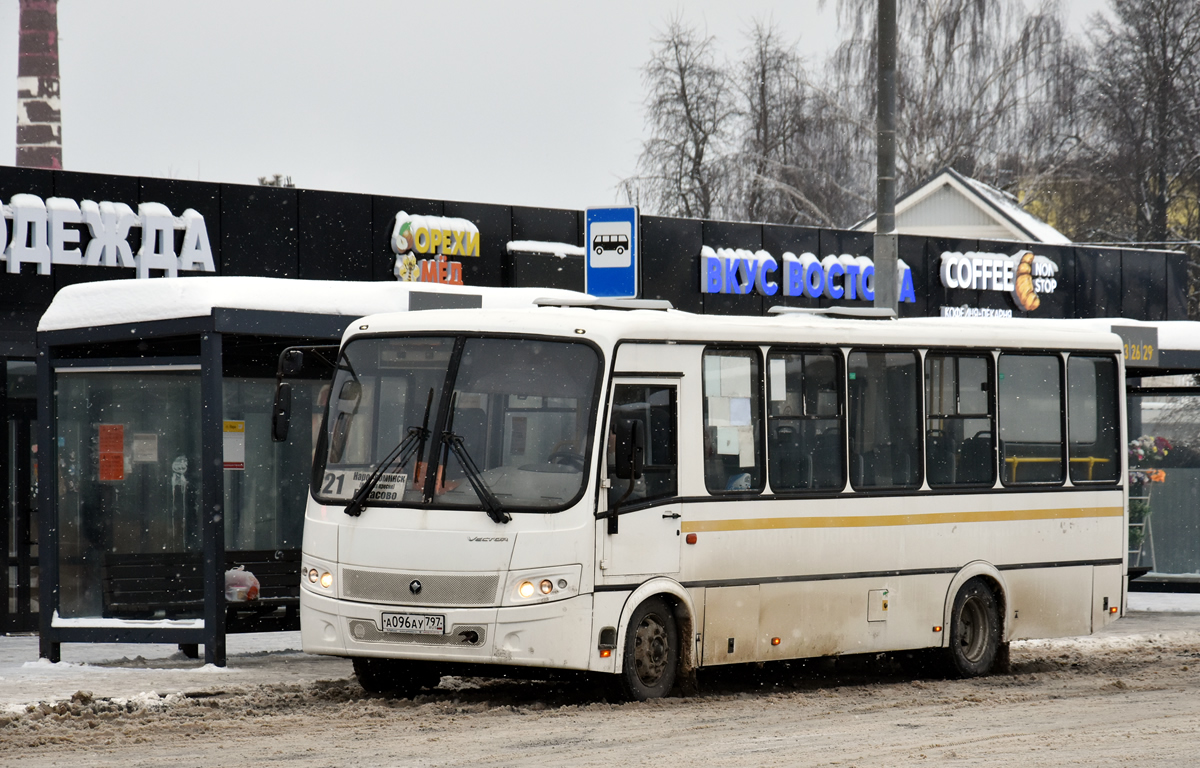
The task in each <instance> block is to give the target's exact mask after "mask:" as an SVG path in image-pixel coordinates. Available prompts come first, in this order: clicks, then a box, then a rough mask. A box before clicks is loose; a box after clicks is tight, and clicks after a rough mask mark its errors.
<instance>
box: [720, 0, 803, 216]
mask: <svg viewBox="0 0 1200 768" xmlns="http://www.w3.org/2000/svg"><path fill="white" fill-rule="evenodd" d="M749 37H750V44H749V46H748V47H747V49H746V51H745V58H744V59H743V60H742V62H741V64H740V65H739V66H737V67H736V69H735V72H734V83H735V90H736V93H737V97H738V100H739V102H740V109H739V110H738V118H739V120H738V122H739V129H738V133H739V134H740V135H739V136H738V138H737V150H736V154H735V156H734V167H733V173H732V177H733V178H732V184H733V189H731V190H730V194H731V198H732V200H731V207H732V208H733V209H734V212H735V215H737V216H738V217H739V218H743V219H747V220H749V221H777V222H791V221H792V220H794V218H795V216H796V207H797V205H796V203H797V201H796V200H795V198H793V197H790V196H789V195H788V194H787V192H786V190H785V187H784V185H782V184H780V181H781V178H780V177H781V176H782V171H783V169H784V168H786V167H788V166H790V165H793V164H794V160H795V158H794V157H793V156H792V153H793V152H794V151H795V150H796V142H795V138H796V136H797V134H799V133H800V132H801V131H802V130H803V127H804V125H805V122H806V117H807V116H806V114H805V106H806V105H805V89H804V77H803V73H802V71H801V66H800V57H799V56H798V55H797V53H796V50H795V47H794V46H785V45H784V44H782V42H781V40H780V39H779V31H778V29H776V28H775V26H774V25H771V24H768V23H765V22H763V21H756V22H755V24H754V27H753V29H752V30H751V32H750V35H749Z"/></svg>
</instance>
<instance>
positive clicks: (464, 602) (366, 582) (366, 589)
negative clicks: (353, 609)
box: [342, 568, 500, 606]
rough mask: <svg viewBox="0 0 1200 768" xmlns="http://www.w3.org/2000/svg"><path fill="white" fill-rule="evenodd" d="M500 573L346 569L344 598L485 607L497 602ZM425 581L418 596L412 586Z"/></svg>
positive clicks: (344, 574) (343, 587)
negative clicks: (439, 572) (393, 571)
mask: <svg viewBox="0 0 1200 768" xmlns="http://www.w3.org/2000/svg"><path fill="white" fill-rule="evenodd" d="M499 580H500V574H498V573H480V574H474V573H472V574H438V573H383V572H380V571H364V570H360V569H358V568H345V569H343V570H342V595H343V596H344V597H346V598H349V599H351V600H367V601H370V602H373V603H396V604H401V605H445V606H483V605H493V604H495V602H496V584H497V583H498V582H499ZM414 581H419V582H421V589H420V591H419V592H416V593H414V592H413V590H411V589H409V585H410V584H412V583H413V582H414Z"/></svg>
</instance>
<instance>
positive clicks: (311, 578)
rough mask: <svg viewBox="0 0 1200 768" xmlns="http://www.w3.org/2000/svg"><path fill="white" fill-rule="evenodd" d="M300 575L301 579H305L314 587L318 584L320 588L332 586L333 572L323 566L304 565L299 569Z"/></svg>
mask: <svg viewBox="0 0 1200 768" xmlns="http://www.w3.org/2000/svg"><path fill="white" fill-rule="evenodd" d="M300 575H301V576H302V577H303V578H302V580H303V581H307V582H308V583H309V584H312V585H313V586H314V587H316V586H320V587H321V588H322V589H330V588H332V587H333V573H331V572H330V571H328V570H326V569H324V568H316V567H314V566H310V565H306V566H303V567H302V568H301V569H300Z"/></svg>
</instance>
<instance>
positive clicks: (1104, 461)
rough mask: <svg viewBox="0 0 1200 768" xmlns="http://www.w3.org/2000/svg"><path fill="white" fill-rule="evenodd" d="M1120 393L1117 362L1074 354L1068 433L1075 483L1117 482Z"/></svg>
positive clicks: (1070, 369) (1069, 381)
mask: <svg viewBox="0 0 1200 768" xmlns="http://www.w3.org/2000/svg"><path fill="white" fill-rule="evenodd" d="M1117 394H1118V393H1117V361H1116V360H1114V359H1112V358H1111V357H1085V356H1083V355H1071V357H1070V359H1069V360H1068V361H1067V403H1068V408H1067V433H1068V435H1069V436H1070V440H1069V442H1068V447H1069V449H1070V451H1071V456H1070V474H1071V482H1072V483H1089V482H1092V483H1098V482H1106V483H1111V482H1113V481H1115V480H1117V479H1118V477H1119V475H1120V472H1121V457H1120V455H1119V454H1118V452H1117V451H1118V446H1117V438H1118V436H1119V435H1120V430H1119V429H1118V428H1117Z"/></svg>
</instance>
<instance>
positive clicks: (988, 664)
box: [948, 578, 1000, 677]
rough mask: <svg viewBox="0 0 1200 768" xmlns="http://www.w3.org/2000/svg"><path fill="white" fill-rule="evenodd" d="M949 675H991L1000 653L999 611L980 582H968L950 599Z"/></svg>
mask: <svg viewBox="0 0 1200 768" xmlns="http://www.w3.org/2000/svg"><path fill="white" fill-rule="evenodd" d="M948 651H949V662H950V664H949V666H950V672H951V673H952V674H954V675H955V676H957V677H979V676H980V675H986V674H988V673H989V672H991V671H992V668H993V666H994V665H995V663H996V656H997V655H998V653H999V651H1000V611H999V610H998V608H997V605H996V595H995V594H994V593H993V592H992V590H991V588H990V587H989V586H988V584H987V582H986V581H984V580H983V579H980V578H975V579H971V580H969V581H968V582H967V583H966V584H963V585H962V587H961V588H960V589H959V590H958V594H957V595H955V596H954V608H953V610H952V611H951V613H950V646H949V648H948Z"/></svg>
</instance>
